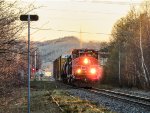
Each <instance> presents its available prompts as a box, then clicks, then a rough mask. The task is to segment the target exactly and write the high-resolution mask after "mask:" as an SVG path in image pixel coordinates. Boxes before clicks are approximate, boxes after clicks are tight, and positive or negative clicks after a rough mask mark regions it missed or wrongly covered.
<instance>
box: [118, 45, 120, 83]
mask: <svg viewBox="0 0 150 113" xmlns="http://www.w3.org/2000/svg"><path fill="white" fill-rule="evenodd" d="M118 60H119V63H118V65H119V77H118V78H119V85H121V75H120V44H119V59H118Z"/></svg>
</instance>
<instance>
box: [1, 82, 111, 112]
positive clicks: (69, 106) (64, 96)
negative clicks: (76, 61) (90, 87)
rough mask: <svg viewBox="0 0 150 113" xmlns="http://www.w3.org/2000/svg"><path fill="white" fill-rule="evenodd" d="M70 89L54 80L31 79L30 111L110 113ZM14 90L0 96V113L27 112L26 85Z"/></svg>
mask: <svg viewBox="0 0 150 113" xmlns="http://www.w3.org/2000/svg"><path fill="white" fill-rule="evenodd" d="M72 89H74V88H72V87H70V86H67V85H63V84H61V83H59V82H55V81H31V105H30V106H31V113H61V112H62V113H67V112H68V113H69V112H72V113H74V112H77V113H78V112H82V113H87V112H90V113H93V112H94V113H100V112H107V113H109V112H110V113H111V111H110V110H108V109H107V108H105V107H103V106H99V105H97V104H96V103H95V102H93V101H92V102H91V101H89V100H85V99H81V98H80V97H78V96H72V95H70V94H69V93H68V91H69V90H72ZM75 89H76V88H75ZM14 91H15V93H14V94H18V95H13V94H12V95H11V96H10V98H8V97H7V98H5V99H4V98H0V100H3V102H2V103H1V105H0V108H1V109H0V113H27V103H28V102H27V87H22V88H20V89H18V92H17V89H14ZM6 101H7V103H6Z"/></svg>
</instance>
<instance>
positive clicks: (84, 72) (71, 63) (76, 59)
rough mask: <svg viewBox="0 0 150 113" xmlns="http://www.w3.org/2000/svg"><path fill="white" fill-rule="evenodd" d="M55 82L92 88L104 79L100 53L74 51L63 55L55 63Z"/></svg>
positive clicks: (88, 50) (83, 50)
mask: <svg viewBox="0 0 150 113" xmlns="http://www.w3.org/2000/svg"><path fill="white" fill-rule="evenodd" d="M53 75H54V78H55V80H61V81H63V82H65V83H68V84H74V85H77V86H88V87H90V86H92V85H95V84H97V83H98V82H99V81H100V79H101V77H102V68H101V66H100V63H99V58H98V51H96V50H94V49H74V50H73V51H72V52H71V54H68V55H61V56H60V57H59V58H57V59H56V60H55V61H54V62H53Z"/></svg>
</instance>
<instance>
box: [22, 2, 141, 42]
mask: <svg viewBox="0 0 150 113" xmlns="http://www.w3.org/2000/svg"><path fill="white" fill-rule="evenodd" d="M22 1H23V2H21V3H22V4H25V3H31V2H33V1H34V5H35V6H43V7H41V8H39V9H37V10H35V11H33V12H32V14H37V15H39V20H38V21H36V22H32V23H31V28H32V29H31V34H32V35H31V40H34V41H45V40H52V39H56V38H61V37H64V36H76V37H80V33H79V32H80V29H81V31H82V32H86V33H82V39H83V40H84V41H89V40H96V41H109V37H110V35H109V34H110V33H111V30H112V27H113V25H114V23H115V22H116V21H117V20H118V19H119V18H121V17H122V16H124V15H126V14H127V12H128V11H129V10H130V7H131V4H132V5H133V4H134V5H136V6H139V4H140V2H141V1H142V0H33V1H32V0H22ZM33 28H40V29H41V30H37V29H33ZM24 35H25V36H27V29H26V31H25V32H24Z"/></svg>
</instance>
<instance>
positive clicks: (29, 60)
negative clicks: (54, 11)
mask: <svg viewBox="0 0 150 113" xmlns="http://www.w3.org/2000/svg"><path fill="white" fill-rule="evenodd" d="M28 113H30V15H28Z"/></svg>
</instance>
